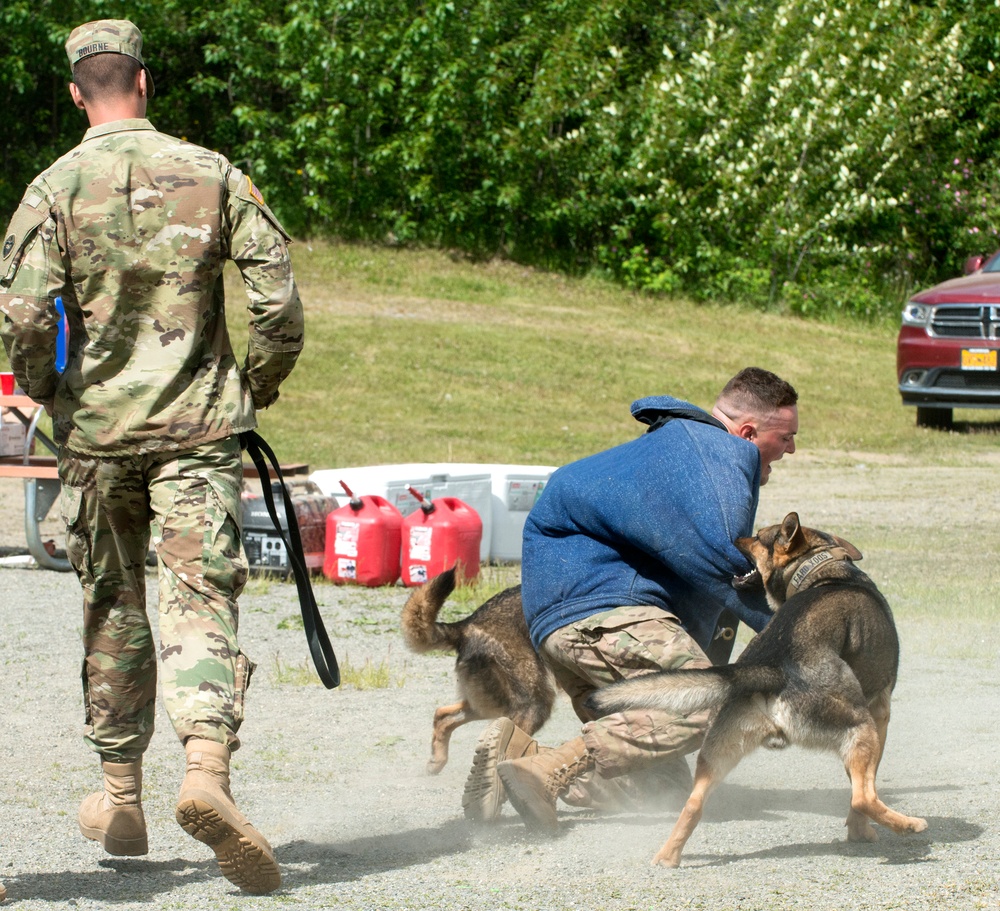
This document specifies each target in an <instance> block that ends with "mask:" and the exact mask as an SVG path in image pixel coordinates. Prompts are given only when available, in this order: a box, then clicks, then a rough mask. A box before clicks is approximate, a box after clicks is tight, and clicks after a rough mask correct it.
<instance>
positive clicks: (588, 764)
mask: <svg viewBox="0 0 1000 911" xmlns="http://www.w3.org/2000/svg"><path fill="white" fill-rule="evenodd" d="M593 767H594V759H593V757H592V756H591V755H590V753H589V752H588V751H587V747H586V745H585V744H584V742H583V738H582V737H575V738H574V739H573V740H569V741H567V742H566V743H564V744H563V745H562V746H560V747H556V748H555V749H553V750H542V751H540V752H539V753H537V754H536V755H535V756H528V757H525V758H523V759H514V760H510V761H507V762H501V763H499V764H498V765H497V772H498V774H499V775H500V780H501V781H502V782H503V785H504V789H505V791H506V792H507V798H508V799H509V800H510V802H511V804H513V806H514V809H515V810H517V812H518V814H519V815H520V816H521V818H522V819H523V820H524V824H525V825H526V826H527V827H528V828H529V829H540V830H542V831H545V832H556V831H558V829H559V820H558V818H557V816H556V801H557V800H558V799H559V798H560V797H561V796H562V795H563V794H565V793H566V791H567V790H568V789H569V786H570V785H571V784H572V783H573V782H574V781H575V780H576V779H577V778H579V777H580V776H581V775H583V774H584V773H586V772H589V771H590V770H591V769H592V768H593Z"/></svg>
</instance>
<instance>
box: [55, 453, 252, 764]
mask: <svg viewBox="0 0 1000 911" xmlns="http://www.w3.org/2000/svg"><path fill="white" fill-rule="evenodd" d="M59 476H60V479H61V482H62V495H61V501H60V503H61V508H62V512H63V518H64V520H65V522H66V552H67V556H68V557H69V560H70V562H71V563H72V565H73V568H74V569H75V570H76V573H77V576H78V577H79V579H80V583H81V585H82V586H83V602H84V603H83V612H84V614H83V644H84V663H83V691H84V707H85V712H86V731H85V735H84V737H85V739H86V740H87V741H88V743H89V744H90V745H91V747H92V748H93V749H94V750H96V751H97V752H98V753H100V754H101V755H102V756H103V757H104V758H106V759H110V760H112V761H129V760H131V759H135V758H138V757H139V756H141V755H142V753H143V751H144V750H145V749H146V747H147V746H148V744H149V740H150V738H151V737H152V734H153V712H154V705H155V700H156V678H157V667H156V655H155V650H154V646H153V633H152V630H151V627H150V621H149V617H148V615H147V612H146V568H145V564H146V555H147V553H148V551H149V544H150V535H151V534H152V541H153V547H154V548H155V551H156V557H157V566H158V587H159V612H158V613H159V617H158V619H159V637H160V662H161V665H162V671H161V674H162V683H163V701H164V705H165V707H166V710H167V715H168V716H169V718H170V721H171V723H172V724H173V726H174V730H175V731H176V732H177V735H178V737H180V739H181V742H183V741H184V740H186V739H187V738H188V737H198V738H203V739H206V740H215V741H219V742H221V743H226V744H228V745H229V746H230V748H231V749H236V748H237V747H238V746H239V739H238V738H237V736H236V732H237V730H238V729H239V726H240V722H241V721H242V717H243V694H244V692H245V690H246V686H247V684H248V682H249V678H250V673H251V672H252V670H253V666H252V664H250V662H249V661H248V660H247V659H246V657H245V656H244V655H242V654H241V653H240V650H239V645H238V643H237V636H236V633H237V626H238V622H239V612H238V607H237V603H236V599H237V597H238V596H239V594H240V592H241V591H242V589H243V586H244V584H245V582H246V578H247V570H248V567H247V561H246V555H245V553H244V551H243V545H242V541H241V537H240V517H241V513H240V495H241V489H242V480H243V464H242V457H241V454H240V447H239V440H238V438H236V437H231V438H229V439H225V440H220V441H216V442H213V443H208V444H205V445H202V446H199V447H197V448H195V449H191V450H187V451H184V452H180V453H177V452H173V453H157V454H154V455H143V456H135V457H122V458H119V457H115V458H95V457H92V456H86V455H81V454H78V453H74V452H69V451H65V450H64V451H63V452H61V453H60V456H59Z"/></svg>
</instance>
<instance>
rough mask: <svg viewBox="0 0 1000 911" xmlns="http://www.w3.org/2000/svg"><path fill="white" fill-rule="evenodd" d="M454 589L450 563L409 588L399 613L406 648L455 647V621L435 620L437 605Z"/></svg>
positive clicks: (458, 635)
mask: <svg viewBox="0 0 1000 911" xmlns="http://www.w3.org/2000/svg"><path fill="white" fill-rule="evenodd" d="M454 590H455V567H454V566H453V567H452V568H451V569H448V570H445V571H444V572H443V573H441V574H440V575H439V576H435V577H434V578H433V579H431V580H430V582H425V583H424V584H423V585H421V586H420V588H416V589H414V590H413V594H411V595H410V597H409V598H408V599H407V601H406V604H404V605H403V613H402V616H401V617H400V622H401V625H402V628H403V641H404V642H406V645H407V647H408V648H410V649H412V650H413V651H415V652H418V653H420V652H430V651H434V650H437V649H441V650H448V651H455V650H456V649H457V648H458V645H459V643H460V642H461V637H462V633H461V630H460V629H459V627H458V625H457V624H454V623H438V620H437V615H438V611H439V610H441V605H443V604H444V602H445V601H446V600H447V599H448V595H450V594H451V593H452V592H453V591H454Z"/></svg>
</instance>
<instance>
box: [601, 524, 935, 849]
mask: <svg viewBox="0 0 1000 911" xmlns="http://www.w3.org/2000/svg"><path fill="white" fill-rule="evenodd" d="M736 546H737V547H738V548H739V549H740V550H741V551H742V552H743V553H744V554H746V555H747V556H748V557H749V558H750V559H751V561H752V562H753V563H754V566H755V567H756V569H755V570H753V571H752V572H751V573H750V574H748V575H747V576H744V577H741V578H740V579H737V580H734V585H736V586H737V587H739V586H741V585H742V586H747V585H753V584H760V583H763V585H764V590H765V592H766V593H767V598H768V601H769V602H770V604H771V607H772V608H773V609H774V611H775V614H774V618H773V619H772V620H771V621H770V623H769V624H768V625H767V626H766V627H765V628H764V630H763V631H762V632H761V633H760V634H759V635H757V636H756V637H755V638H754V639H753V640H752V641H751V642H750V643H749V644H748V645H747V647H746V649H745V650H744V651H743V652H742V653H741V654H740V656H739V658H738V659H737V660H736V662H735V663H734V664H731V665H728V666H724V667H712V668H699V669H691V670H677V671H665V672H658V673H655V674H649V675H647V676H644V677H640V678H637V679H633V680H629V681H625V682H622V683H618V684H614V685H613V686H610V687H606V688H604V689H602V690H599V691H597V692H596V693H594V694H593V695H592V696H591V697H590V698H591V704H592V707H593V708H594V709H596V710H597V711H598V712H599V713H600V714H601V715H604V714H608V713H610V712H614V711H619V710H621V709H626V708H664V709H669V710H671V711H679V712H684V713H690V712H696V711H699V710H702V709H713V710H714V713H713V715H712V720H711V723H710V724H709V727H708V731H707V733H706V735H705V740H704V743H703V744H702V747H701V752H700V753H699V754H698V761H697V765H696V770H695V781H694V788H693V790H692V791H691V796H690V797H689V798H688V800H687V803H686V805H685V807H684V809H683V811H682V812H681V815H680V817H679V818H678V820H677V823H676V825H675V826H674V829H673V831H672V832H671V833H670V838H669V839H667V841H666V843H665V844H664V845H663V847H662V848H660V850H659V853H658V854H657V855H656V856H655V857H654V858H653V863H654V864H660V865H663V866H665V867H676V866H678V865H679V864H680V862H681V852H682V851H683V850H684V845H685V844H686V842H687V840H688V838H690V836H691V833H692V832H693V831H694V829H695V826H697V825H698V822H699V820H700V819H701V815H702V810H703V807H704V803H705V799H706V798H707V797H708V795H709V794H710V793H711V792H712V790H713V789H714V788H715V787H716V786H717V785H718V784H719V783H720V782H721V781H722V780H723V779H724V778H725V776H726V775H727V774H728V773H729V772H730V771H731V770H732V769H733V768H735V767H736V765H737V763H738V762H739V761H740V760H741V759H742V758H743V757H744V756H746V755H747V754H749V753H751V752H752V751H753V750H755V749H756V748H757V747H759V746H761V745H765V746H768V747H772V748H781V747H785V746H787V745H788V744H800V745H802V746H806V747H812V748H819V749H825V750H830V751H833V752H835V753H837V754H838V755H839V756H840V758H841V760H842V761H843V763H844V767H845V769H846V770H847V774H848V776H849V777H850V780H851V808H850V811H849V812H848V814H847V834H848V839H849V840H850V841H876V840H877V838H878V836H877V834H876V831H875V829H874V828H873V827H872V825H871V822H869V820H871V821H873V822H877V823H878V824H879V825H883V826H887V827H888V828H890V829H892V830H893V831H894V832H897V833H899V834H907V833H914V832H922V831H924V829H926V828H927V823H926V822H925V821H924V820H923V819H917V818H915V817H912V816H903V815H902V814H900V813H897V812H895V811H893V810H891V809H889V807H887V806H886V805H885V804H884V803H882V801H881V800H879V797H878V794H877V793H876V791H875V773H876V772H877V771H878V765H879V762H880V760H881V758H882V751H883V749H884V748H885V737H886V730H887V728H888V725H889V702H890V698H891V696H892V690H893V687H894V686H895V684H896V672H897V668H898V666H899V640H898V638H897V636H896V626H895V623H894V622H893V619H892V612H891V611H890V610H889V605H888V604H887V603H886V600H885V598H884V597H883V596H882V594H881V593H880V592H879V590H878V589H877V588H876V587H875V583H874V582H872V580H871V579H869V578H868V576H867V575H865V573H863V572H862V571H861V570H860V569H858V568H857V567H856V566H855V565H854V563H853V561H854V560H860V559H861V554H860V552H859V551H858V549H857V548H856V547H854V545H852V544H850V543H848V542H847V541H844V540H843V539H841V538H837V537H835V536H834V535H830V534H826V533H825V532H821V531H816V530H814V529H811V528H804V527H803V526H801V525H800V524H799V517H798V516H797V515H796V514H795V513H794V512H792V513H789V514H788V515H787V516H785V519H784V521H783V522H782V523H781V524H780V525H772V526H769V527H768V528H764V529H762V530H761V531H759V532H758V533H757V536H756V537H753V538H739V539H738V540H737V541H736Z"/></svg>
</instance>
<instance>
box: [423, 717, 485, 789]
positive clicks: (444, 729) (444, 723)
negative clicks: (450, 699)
mask: <svg viewBox="0 0 1000 911" xmlns="http://www.w3.org/2000/svg"><path fill="white" fill-rule="evenodd" d="M479 718H480V716H479V715H477V714H476V713H475V712H474V711H473V710H472V706H471V705H469V703H468V702H466V701H465V700H464V699H463V700H462V701H461V702H456V703H454V704H452V705H442V706H441V707H440V708H439V709H438V710H437V711H436V712H435V713H434V736H433V738H432V740H431V758H430V759H429V760H428V762H427V774H428V775H437V773H438V772H440V771H441V770H442V769H443V768H444V767H445V765H447V763H448V743H449V741H450V740H451V735H452V734H453V733H454V731H455V729H456V728H460V727H461V726H462V725H463V724H468V723H469V722H470V721H478V720H479Z"/></svg>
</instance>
